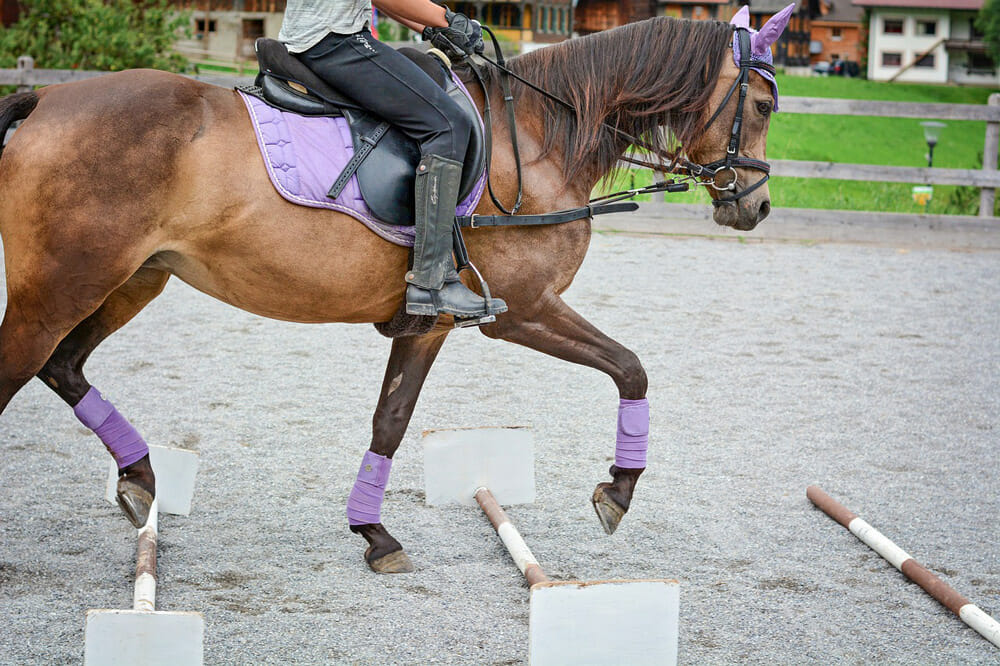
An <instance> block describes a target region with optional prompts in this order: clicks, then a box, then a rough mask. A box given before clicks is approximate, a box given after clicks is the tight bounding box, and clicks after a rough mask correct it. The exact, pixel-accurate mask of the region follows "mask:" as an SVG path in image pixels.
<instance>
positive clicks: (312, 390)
mask: <svg viewBox="0 0 1000 666" xmlns="http://www.w3.org/2000/svg"><path fill="white" fill-rule="evenodd" d="M706 224H709V225H710V223H706ZM768 224H769V222H764V223H763V224H762V225H761V226H762V228H763V227H765V226H766V225H768ZM618 226H619V227H621V226H624V223H622V224H618ZM625 230H626V231H627V229H625ZM705 233H714V232H713V231H712V229H706V232H705ZM859 233H863V231H861V232H859ZM998 286H1000V253H998V252H997V251H996V250H990V249H988V250H975V249H971V250H970V249H968V248H966V249H964V250H962V251H955V250H953V249H950V248H949V247H948V246H947V244H945V245H943V246H942V247H937V248H935V247H919V248H915V247H912V246H910V245H909V244H908V243H907V239H906V235H905V233H902V232H901V233H900V235H899V237H898V239H897V240H896V241H895V242H885V241H884V239H883V240H882V242H880V243H879V244H878V245H867V244H864V243H863V242H862V243H823V242H818V243H817V242H811V241H810V240H808V239H804V240H803V239H799V240H796V241H795V242H782V241H779V240H770V239H768V236H766V235H765V236H764V240H755V236H754V235H753V234H752V233H751V234H746V235H745V236H738V237H732V238H729V239H724V240H723V239H718V238H715V239H709V238H700V237H693V236H689V235H684V236H676V235H658V234H642V235H636V234H629V233H609V232H599V233H595V235H594V237H593V240H592V242H591V250H590V253H589V255H588V257H587V260H586V261H585V263H584V265H583V268H582V269H581V271H580V273H579V275H578V276H577V279H576V281H575V282H574V284H573V286H572V287H571V288H570V290H569V291H568V292H567V293H566V295H565V298H566V301H567V302H568V303H569V304H570V305H571V306H572V307H573V308H574V309H576V310H577V311H578V312H580V313H582V314H583V315H584V316H585V317H587V318H588V319H589V320H590V321H591V322H593V323H594V324H595V325H596V326H598V327H599V328H600V329H602V330H603V331H604V332H606V333H607V334H609V335H610V336H611V337H613V338H615V339H616V340H618V341H619V342H621V343H622V344H624V345H626V346H627V347H629V348H630V349H632V350H633V351H635V352H636V353H637V354H638V356H639V358H640V359H641V360H642V361H643V364H644V366H645V368H646V370H647V373H648V375H649V394H648V397H649V401H650V405H651V413H652V429H651V436H650V453H649V467H648V469H647V471H646V473H645V474H644V475H643V477H642V479H641V481H640V483H639V486H638V488H637V491H636V496H635V500H634V503H633V505H632V510H631V511H630V512H629V514H628V515H627V516H626V517H625V519H624V520H623V522H622V525H621V527H620V528H619V530H618V532H617V533H616V534H614V535H613V536H611V537H609V536H606V535H605V534H604V533H603V531H602V530H601V528H600V525H599V524H598V521H597V519H596V517H595V515H594V512H593V509H592V508H591V506H590V502H589V499H590V494H591V492H592V490H593V488H594V485H595V484H596V483H598V482H599V481H603V480H606V479H607V478H608V477H607V468H608V466H609V465H610V463H611V460H612V456H613V448H614V439H615V415H616V408H617V404H618V395H617V392H616V390H615V387H614V384H613V383H612V382H611V381H610V380H609V379H608V378H607V377H605V376H604V375H602V374H600V373H598V372H596V371H593V370H590V369H587V368H583V367H578V366H573V365H570V364H568V363H565V362H562V361H559V360H556V359H553V358H549V357H546V356H542V355H540V354H538V353H536V352H532V351H530V350H527V349H523V348H520V347H516V346H514V345H511V344H507V343H500V342H495V341H491V340H488V339H487V338H485V337H484V336H482V335H480V334H479V333H478V332H476V331H474V330H459V331H455V332H454V333H453V334H452V335H451V336H450V338H449V340H448V342H447V343H446V344H445V347H444V350H443V351H442V354H441V356H440V358H439V360H438V362H437V364H436V365H435V367H434V369H433V370H432V371H431V374H430V377H429V378H428V381H427V384H426V386H425V389H424V392H423V395H422V396H421V399H420V402H419V403H418V405H417V410H416V413H415V415H414V417H413V420H412V422H411V425H410V428H409V431H408V434H407V435H406V437H405V439H404V441H403V445H402V447H401V448H400V450H399V452H398V454H397V456H396V459H395V464H394V465H393V470H392V479H391V481H390V484H389V490H388V492H387V495H386V503H385V507H384V510H383V520H384V522H385V524H386V526H387V527H388V528H389V529H390V530H391V531H392V533H393V534H394V535H395V536H396V537H397V538H398V539H399V540H400V541H401V542H402V543H403V544H404V546H405V547H406V549H407V551H408V552H409V554H410V556H411V558H412V559H413V561H414V564H415V565H416V568H417V570H416V572H415V573H412V574H408V575H399V576H377V575H375V574H372V573H370V572H369V570H368V568H367V567H366V565H365V564H364V561H363V559H362V553H363V551H364V542H363V540H362V539H361V538H360V537H357V536H355V535H352V534H351V533H350V532H348V530H347V525H346V518H345V515H344V510H345V504H346V500H347V494H348V492H349V491H350V488H351V484H352V483H353V481H354V476H355V473H356V471H357V467H358V464H359V462H360V460H361V456H362V453H363V452H364V450H365V449H366V448H367V446H368V442H369V440H370V436H371V432H370V430H371V414H372V411H373V409H374V406H375V403H376V400H377V397H378V392H379V387H380V383H381V380H382V374H383V371H384V366H385V362H386V359H387V357H388V353H389V346H390V343H389V341H388V340H386V339H385V338H382V337H381V336H379V335H378V333H376V331H375V330H374V329H373V328H372V327H371V326H348V325H340V324H336V325H300V324H289V323H283V322H277V321H271V320H267V319H262V318H259V317H256V316H253V315H250V314H247V313H245V312H242V311H239V310H237V309H234V308H232V307H229V306H226V305H224V304H222V303H220V302H218V301H215V300H213V299H211V298H209V297H207V296H205V295H203V294H200V293H198V292H196V291H194V290H193V289H191V288H190V287H188V286H186V285H184V284H183V283H181V282H180V281H179V280H176V279H173V280H171V281H170V283H169V284H168V286H167V288H166V290H165V292H164V293H163V295H162V296H160V297H159V298H158V299H157V300H155V301H154V302H153V303H152V304H151V305H150V306H149V307H148V308H147V309H146V310H144V311H143V312H142V313H141V314H140V315H139V316H138V317H137V318H136V319H135V320H134V321H133V322H131V323H130V324H129V325H128V326H126V327H125V328H124V329H123V330H121V331H120V332H118V333H117V334H115V335H114V336H113V337H111V338H110V339H109V340H108V341H106V342H105V343H104V344H103V345H102V346H101V347H99V348H98V349H97V351H96V352H95V353H94V355H93V357H92V358H91V360H90V362H89V363H88V366H87V371H88V372H87V374H88V379H90V381H91V382H92V383H93V384H94V385H96V386H97V387H98V388H100V389H101V390H102V391H103V392H104V393H105V394H107V395H108V396H109V397H110V398H111V399H112V400H113V401H114V402H115V404H116V405H117V406H118V408H119V410H121V411H122V413H123V414H125V415H126V416H127V417H128V418H129V419H130V420H131V421H132V422H133V423H134V424H135V425H136V427H137V428H138V429H139V430H140V431H141V432H142V433H143V435H144V436H145V437H146V439H147V440H148V441H149V442H150V443H153V444H161V445H170V446H179V447H185V448H189V449H194V450H197V451H198V452H200V454H201V461H202V463H201V464H202V467H201V471H200V472H199V476H198V481H197V486H196V489H195V497H194V509H193V511H192V513H191V515H190V516H189V517H178V516H162V517H161V521H160V563H159V573H160V581H159V588H158V593H159V594H158V599H157V607H158V608H159V609H162V610H186V611H200V612H202V613H204V616H205V625H206V634H205V661H206V663H207V664H330V663H334V664H520V663H524V662H525V661H526V660H527V634H528V622H527V621H528V591H527V589H526V586H525V584H524V581H523V579H522V577H521V574H520V573H519V572H518V571H517V569H516V568H515V567H514V565H513V563H512V562H511V561H510V559H509V556H508V554H507V552H506V550H505V549H504V547H503V545H502V544H501V543H500V542H499V540H498V539H497V538H496V535H495V534H494V533H493V530H492V528H491V527H490V525H489V522H488V521H487V520H486V518H485V517H484V516H483V515H482V514H481V513H480V512H479V511H478V510H477V509H473V508H468V507H436V508H432V507H428V506H426V505H425V504H424V496H423V466H422V456H421V444H420V433H421V431H422V430H424V429H428V428H453V427H473V426H499V425H528V426H531V427H532V428H533V430H534V436H535V447H536V466H537V470H536V475H537V485H538V497H537V500H536V502H535V503H534V504H533V505H527V506H514V507H508V513H509V515H510V516H511V518H512V520H513V521H514V522H515V523H516V524H517V526H518V528H519V530H520V531H521V533H522V535H523V536H524V538H525V540H526V541H527V542H528V544H529V545H530V546H531V548H532V550H533V551H534V553H535V555H536V556H537V557H538V559H539V561H540V562H541V563H542V565H543V567H544V568H545V569H546V571H547V572H548V573H549V574H550V575H551V576H552V577H553V578H555V579H557V580H595V579H609V578H676V579H678V580H679V581H680V583H681V617H680V643H679V659H680V662H681V663H686V664H733V663H741V664H743V663H747V664H776V663H777V664H863V663H879V664H945V663H949V664H954V663H961V664H996V663H997V662H998V660H1000V650H998V649H997V648H996V647H994V646H993V645H991V644H990V643H988V642H987V641H986V640H984V639H983V638H981V637H980V636H979V635H978V634H976V633H975V632H974V631H973V630H972V629H970V628H968V627H966V626H965V625H964V624H963V623H962V622H961V621H960V620H959V619H958V618H957V617H955V616H954V615H952V614H951V613H949V612H948V611H947V610H945V609H944V608H943V607H942V606H940V605H939V604H938V603H937V602H935V601H934V600H933V599H931V598H930V597H929V596H927V595H926V594H925V593H924V592H923V591H922V590H920V588H918V587H917V586H916V585H914V584H912V583H910V582H908V581H907V580H906V579H905V578H904V577H903V575H902V574H901V573H899V572H898V571H896V570H895V569H893V568H892V567H891V566H890V565H889V564H888V563H887V562H885V561H883V560H882V559H881V558H880V557H879V556H878V555H876V554H875V553H874V552H872V551H871V550H869V549H868V548H867V547H866V546H864V545H863V544H862V543H860V542H859V541H857V539H855V538H854V537H853V536H852V535H851V534H849V533H847V532H846V531H845V530H844V529H843V528H842V527H840V526H839V525H838V524H836V523H835V522H834V521H832V520H831V519H830V518H828V517H827V516H826V515H824V514H823V513H821V512H820V511H819V510H817V509H816V508H814V507H813V506H812V504H811V503H810V502H809V501H808V500H807V499H806V496H805V489H806V486H808V485H809V484H814V483H815V484H819V485H820V486H822V487H823V488H824V489H825V490H826V491H827V492H829V493H830V494H831V495H833V496H834V497H835V498H837V499H838V500H840V501H841V502H842V503H843V504H845V505H846V506H847V507H848V508H850V509H851V510H852V511H854V512H855V513H857V514H859V515H860V516H861V517H863V518H865V519H866V520H867V521H868V522H869V523H871V524H872V525H874V526H875V527H876V528H877V529H879V530H880V531H882V532H883V533H884V534H885V535H886V536H887V537H888V538H890V539H892V540H893V541H895V542H896V543H897V544H898V545H899V546H900V547H902V548H903V549H905V550H907V551H908V552H909V553H910V554H911V555H912V556H913V557H915V558H916V559H917V560H918V561H920V562H921V563H922V564H924V565H925V566H927V567H928V568H930V569H931V570H933V571H934V572H935V573H937V574H938V575H939V576H940V577H941V578H942V579H943V580H945V581H946V582H948V583H949V584H951V585H952V586H953V587H954V588H955V589H957V590H958V591H959V592H961V593H963V594H965V595H966V596H967V597H969V599H970V600H971V601H972V602H973V603H976V604H978V605H979V606H980V607H982V608H983V609H984V610H985V611H986V612H987V613H990V614H991V615H993V616H994V617H1000V549H998V547H997V544H998V543H1000V524H998V521H997V516H998V515H1000V499H998V498H1000V473H998V472H1000V470H998V458H997V446H998V421H1000V382H998V379H997V378H998V376H1000V374H998V373H1000V338H998V331H1000V290H998ZM497 295H499V296H503V294H497ZM0 299H3V301H2V302H3V303H4V304H5V303H6V299H5V297H4V296H2V295H0ZM108 460H109V458H108V456H107V453H106V452H105V451H104V449H103V447H102V446H101V445H100V442H99V441H98V440H97V438H96V437H94V436H93V435H92V434H90V433H89V431H87V430H86V429H85V428H84V427H83V426H82V425H80V424H79V422H77V421H76V419H75V418H74V417H73V413H72V411H71V410H70V409H69V407H67V406H66V405H65V404H64V403H62V402H61V401H60V400H59V398H58V397H57V396H56V395H55V394H54V393H53V392H51V391H49V390H48V389H47V388H46V387H45V386H43V385H42V383H41V382H39V381H32V382H30V383H29V384H28V385H27V386H26V387H25V388H24V389H22V390H21V392H20V393H18V394H17V395H16V396H15V397H14V399H13V401H12V402H11V404H10V405H9V407H8V408H7V410H6V411H5V412H4V414H3V415H2V417H0V619H2V622H3V625H4V626H3V629H2V630H0V663H2V664H67V663H79V662H80V661H81V660H82V656H83V630H84V616H85V612H86V610H87V609H89V608H128V607H130V605H131V591H132V587H131V581H132V576H133V567H134V564H133V558H134V554H135V532H134V530H133V529H132V528H131V527H130V526H129V525H128V524H127V523H126V521H125V520H124V519H123V518H122V516H121V514H120V512H119V510H118V509H117V508H116V507H113V506H111V505H109V504H107V503H106V502H105V500H104V499H103V484H104V478H105V474H106V469H107V465H108ZM607 638H608V640H609V641H613V640H615V637H614V632H613V629H609V634H608V637H607Z"/></svg>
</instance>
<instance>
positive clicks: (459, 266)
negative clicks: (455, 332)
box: [451, 219, 507, 328]
mask: <svg viewBox="0 0 1000 666" xmlns="http://www.w3.org/2000/svg"><path fill="white" fill-rule="evenodd" d="M451 233H452V243H453V244H454V252H455V270H456V271H458V272H459V273H461V272H462V271H464V270H471V271H472V274H473V275H475V276H476V280H478V281H479V289H480V291H482V293H483V302H484V303H485V307H486V314H485V315H484V316H482V317H467V318H460V317H455V328H468V327H470V326H482V325H483V324H492V323H493V322H495V321H496V320H497V315H498V314H500V313H503V312H506V311H507V305H506V304H504V306H503V307H502V308H495V307H493V303H494V299H493V295H492V294H491V293H490V286H489V285H488V284H486V278H484V277H483V274H482V273H480V272H479V269H478V268H476V265H475V264H473V263H472V260H471V259H469V250H468V248H466V247H465V238H463V237H462V227H461V226H460V225H459V224H458V220H457V219H456V220H455V223H454V225H453V226H452V232H451ZM500 302H501V303H503V301H500Z"/></svg>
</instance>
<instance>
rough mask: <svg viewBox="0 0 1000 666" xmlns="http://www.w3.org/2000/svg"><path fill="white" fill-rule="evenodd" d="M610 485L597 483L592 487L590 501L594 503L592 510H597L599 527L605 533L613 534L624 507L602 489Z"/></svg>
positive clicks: (623, 512)
mask: <svg viewBox="0 0 1000 666" xmlns="http://www.w3.org/2000/svg"><path fill="white" fill-rule="evenodd" d="M610 486H611V484H610V483H599V484H598V485H597V488H596V489H594V496H593V497H591V498H590V502H591V504H593V505H594V511H596V512H597V519H598V520H599V521H601V527H603V528H604V531H605V532H606V533H608V534H614V533H615V530H616V529H618V523H620V522H621V521H622V518H623V517H625V509H623V508H622V507H621V505H620V504H618V502H616V501H614V500H613V499H611V498H610V497H608V495H607V493H605V492H604V489H605V488H609V487H610Z"/></svg>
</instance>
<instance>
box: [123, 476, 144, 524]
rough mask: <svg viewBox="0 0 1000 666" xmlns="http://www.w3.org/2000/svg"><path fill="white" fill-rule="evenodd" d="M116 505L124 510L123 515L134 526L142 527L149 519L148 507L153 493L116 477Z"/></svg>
mask: <svg viewBox="0 0 1000 666" xmlns="http://www.w3.org/2000/svg"><path fill="white" fill-rule="evenodd" d="M117 499H118V506H120V507H121V509H122V511H124V512H125V517H126V518H128V519H129V522H130V523H132V525H133V526H135V528H136V529H142V528H143V527H144V526H145V525H146V521H147V520H149V509H150V507H151V506H152V505H153V495H152V494H150V492H149V491H148V490H146V489H145V488H142V487H140V486H139V485H137V484H135V483H133V482H131V481H129V480H127V479H125V478H121V479H118V495H117Z"/></svg>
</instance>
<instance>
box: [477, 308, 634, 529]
mask: <svg viewBox="0 0 1000 666" xmlns="http://www.w3.org/2000/svg"><path fill="white" fill-rule="evenodd" d="M481 330H482V332H483V333H484V334H485V335H487V336H489V337H492V338H500V339H503V340H507V341H509V342H515V343H517V344H520V345H523V346H525V347H529V348H531V349H535V350H537V351H540V352H542V353H545V354H548V355H550V356H554V357H556V358H560V359H563V360H565V361H570V362H572V363H578V364H580V365H585V366H588V367H591V368H595V369H597V370H600V371H602V372H604V373H605V374H607V375H608V376H610V377H611V379H612V380H614V382H615V385H616V386H617V387H618V393H619V398H620V400H619V406H618V439H617V442H616V446H615V463H614V464H613V465H611V468H610V470H609V473H610V474H611V477H612V479H613V480H612V481H611V482H602V483H599V484H598V485H597V487H596V488H595V489H594V493H593V496H592V497H591V502H592V503H593V506H594V510H595V511H596V513H597V518H598V520H599V521H600V523H601V526H602V527H603V528H604V531H605V532H607V533H608V534H612V533H614V531H615V530H616V529H617V528H618V525H619V523H620V522H621V520H622V518H623V517H624V516H625V513H626V512H627V511H628V510H629V507H630V506H631V502H632V495H633V493H634V492H635V486H636V482H637V481H638V480H639V476H640V475H641V474H642V472H643V470H645V468H646V446H647V442H648V438H649V405H648V403H647V402H646V388H647V384H648V381H647V378H646V371H645V370H644V369H643V367H642V364H641V363H640V362H639V359H638V357H636V355H635V354H634V353H633V352H632V351H630V350H628V349H626V348H625V347H623V346H622V345H620V344H619V343H617V342H615V341H614V340H612V339H611V338H609V337H608V336H606V335H605V334H603V333H602V332H601V331H599V330H598V329H597V328H596V327H595V326H594V325H593V324H591V323H590V322H588V321H587V320H586V319H584V318H583V317H581V316H580V315H579V314H577V313H576V312H575V311H573V310H572V309H571V308H570V307H569V306H568V305H566V303H564V302H563V300H562V299H561V298H559V297H558V296H556V295H555V294H551V293H549V294H546V295H543V296H541V297H540V298H539V299H537V300H536V301H530V302H529V301H525V302H524V305H523V306H519V305H518V304H516V303H515V304H512V305H511V309H510V312H509V313H508V314H507V315H505V316H504V318H503V319H501V320H498V321H497V322H496V323H495V324H489V325H487V326H484V327H482V329H481Z"/></svg>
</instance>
